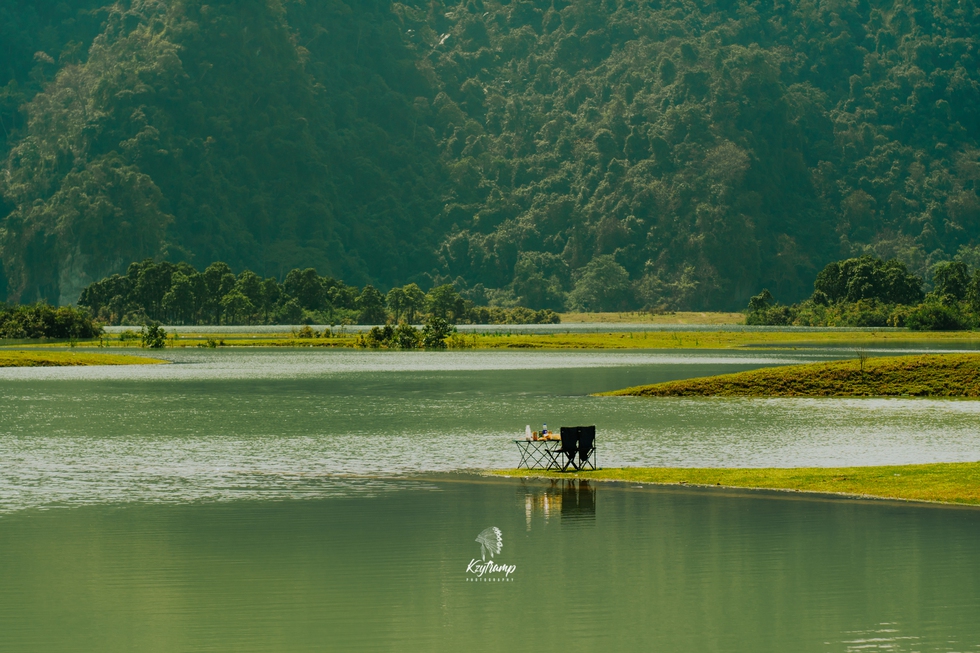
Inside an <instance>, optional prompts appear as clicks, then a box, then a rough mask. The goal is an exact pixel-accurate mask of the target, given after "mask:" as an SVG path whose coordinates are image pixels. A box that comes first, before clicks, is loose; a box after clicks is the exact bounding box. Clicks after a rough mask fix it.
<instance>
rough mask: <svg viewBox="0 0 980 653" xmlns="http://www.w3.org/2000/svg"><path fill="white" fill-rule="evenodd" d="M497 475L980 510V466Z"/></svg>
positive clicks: (515, 472) (519, 472) (642, 469)
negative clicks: (954, 505) (855, 498)
mask: <svg viewBox="0 0 980 653" xmlns="http://www.w3.org/2000/svg"><path fill="white" fill-rule="evenodd" d="M496 473H497V474H500V475H503V476H520V477H527V476H535V477H543V478H580V479H594V480H601V481H624V482H630V483H651V484H661V485H692V486H715V487H717V486H722V487H730V488H746V489H766V490H785V491H788V492H816V493H821V494H841V495H847V496H859V497H873V498H878V499H898V500H903V501H935V502H940V503H958V504H967V505H980V462H975V463H934V464H929V465H897V466H883V467H798V468H769V469H730V468H729V469H722V468H718V469H715V468H691V469H688V468H667V467H624V468H619V469H600V470H598V471H594V472H576V473H565V474H563V473H560V472H537V471H535V472H529V471H528V470H526V469H515V470H506V471H500V472H496Z"/></svg>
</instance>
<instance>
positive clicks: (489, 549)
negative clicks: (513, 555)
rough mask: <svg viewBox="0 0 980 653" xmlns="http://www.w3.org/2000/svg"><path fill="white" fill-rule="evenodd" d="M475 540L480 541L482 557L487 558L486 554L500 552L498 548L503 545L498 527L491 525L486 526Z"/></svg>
mask: <svg viewBox="0 0 980 653" xmlns="http://www.w3.org/2000/svg"><path fill="white" fill-rule="evenodd" d="M476 541H477V542H479V543H480V553H482V554H483V559H484V560H486V559H487V554H488V553H489V554H490V557H491V558H493V556H494V555H495V554H497V553H500V549H502V548H503V546H504V539H503V537H502V536H501V534H500V529H499V528H497V527H496V526H491V527H490V528H486V529H484V530H483V532H481V533H480V534H479V535H477V536H476Z"/></svg>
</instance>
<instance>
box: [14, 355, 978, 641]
mask: <svg viewBox="0 0 980 653" xmlns="http://www.w3.org/2000/svg"><path fill="white" fill-rule="evenodd" d="M165 355H166V356H168V357H172V358H173V359H175V360H177V361H178V363H179V364H177V365H172V366H166V367H161V366H157V367H151V368H73V369H69V368H60V369H55V368H48V369H36V368H35V369H29V370H25V369H16V370H10V369H7V370H0V651H38V652H43V651H136V650H140V651H284V652H285V651H328V650H329V651H362V650H363V651H461V650H467V651H470V650H472V651H498V650H506V651H510V650H544V651H594V650H597V649H600V648H603V649H609V650H624V651H632V650H655V651H745V652H751V651H860V650H890V651H967V650H978V649H980V626H978V625H977V623H978V622H980V619H978V618H977V615H978V614H980V555H978V550H980V544H978V543H980V510H973V509H943V508H938V509H937V508H925V507H919V506H910V505H900V504H889V503H886V502H859V501H837V500H833V501H830V500H817V499H805V500H801V499H798V498H789V497H788V495H779V494H759V493H742V494H733V493H727V492H721V491H690V490H689V491H679V490H664V489H652V488H638V487H630V486H617V485H602V486H600V487H589V486H587V485H586V486H584V487H580V486H579V485H578V484H575V483H561V482H559V483H557V484H551V483H547V482H521V481H510V480H486V479H481V478H479V477H475V476H472V475H471V474H470V473H466V472H467V470H478V469H486V468H488V467H509V466H513V465H514V464H516V462H517V454H516V451H515V449H514V445H513V443H512V442H511V439H512V438H513V437H514V436H515V435H517V434H518V433H519V432H521V431H523V428H524V425H525V424H527V423H530V424H532V425H533V426H534V427H535V428H537V427H539V426H540V423H541V422H544V421H547V422H548V424H549V425H550V426H552V427H556V426H560V425H561V424H563V423H564V424H570V423H595V424H597V425H598V426H599V434H600V438H601V439H600V447H601V448H600V456H601V459H600V462H601V463H602V464H603V465H606V466H613V465H627V464H642V465H656V464H670V465H733V466H760V465H786V466H791V465H833V464H883V463H892V462H894V463H909V462H927V461H937V460H976V459H978V458H980V454H978V444H980V437H978V431H980V429H978V425H980V419H978V418H980V408H978V406H977V404H978V403H980V402H969V401H929V400H826V399H825V400H737V401H733V400H652V401H651V400H642V399H631V398H595V397H588V396H586V395H587V394H588V393H590V392H596V391H601V390H607V389H612V388H617V387H622V386H625V385H632V384H638V383H648V382H653V381H657V380H665V379H669V378H681V377H688V376H697V375H703V374H713V373H718V372H726V371H736V370H740V369H748V368H751V367H758V366H760V365H769V364H782V363H792V362H799V361H805V360H816V359H826V358H828V357H833V356H839V355H844V356H847V355H850V352H830V351H826V350H824V351H809V352H803V351H795V352H794V351H780V352H777V353H771V352H694V353H691V352H627V353H622V352H599V353H596V352H571V353H567V352H530V353H525V352H448V353H444V354H438V353H404V354H402V353H390V352H384V353H372V352H329V351H326V352H325V351H310V352H296V351H288V352H284V351H271V352H270V351H261V350H259V351H245V352H241V351H216V352H215V351H178V352H173V353H172V352H170V351H167V352H165ZM490 526H496V527H498V528H499V529H500V530H501V532H502V542H503V548H502V549H501V551H500V552H499V553H498V554H497V555H496V557H495V560H496V561H498V562H500V563H503V564H507V565H514V566H515V569H514V571H513V573H512V575H511V580H508V581H494V582H484V581H475V580H473V578H475V577H474V575H473V574H467V571H466V570H467V565H468V564H469V563H470V561H471V560H473V559H474V558H477V559H480V557H481V552H480V545H479V544H478V543H476V542H475V541H474V540H475V539H476V537H477V535H478V534H479V533H480V532H481V531H483V530H484V529H486V528H487V527H490ZM499 575H500V574H497V576H499Z"/></svg>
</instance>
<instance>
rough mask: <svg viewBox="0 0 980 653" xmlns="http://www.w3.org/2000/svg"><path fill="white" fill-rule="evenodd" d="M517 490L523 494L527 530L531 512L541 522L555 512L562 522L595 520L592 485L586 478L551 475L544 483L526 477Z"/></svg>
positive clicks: (594, 495)
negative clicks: (541, 518)
mask: <svg viewBox="0 0 980 653" xmlns="http://www.w3.org/2000/svg"><path fill="white" fill-rule="evenodd" d="M520 491H521V492H522V493H523V495H524V510H525V518H526V521H527V529H528V530H531V526H532V522H533V518H534V516H535V515H539V516H540V517H543V518H544V522H545V523H548V521H549V519H550V518H552V517H554V516H559V515H560V516H561V520H562V523H569V524H573V523H579V522H594V521H595V512H596V488H595V487H593V486H592V485H591V484H590V483H589V481H588V480H587V479H578V478H574V477H565V478H551V479H548V482H547V483H542V482H541V480H540V479H528V480H526V481H522V488H521V490H520Z"/></svg>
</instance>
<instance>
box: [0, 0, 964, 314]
mask: <svg viewBox="0 0 980 653" xmlns="http://www.w3.org/2000/svg"><path fill="white" fill-rule="evenodd" d="M0 25H2V27H0V29H3V30H4V31H3V33H2V34H0V36H2V42H3V43H4V44H5V48H6V50H7V52H6V53H5V54H4V55H2V56H3V57H4V58H5V59H6V61H3V62H2V63H0V84H5V87H4V88H3V90H2V91H0V119H2V120H3V124H4V133H3V135H2V138H3V140H2V141H0V148H2V152H0V154H2V156H3V157H4V159H5V163H4V174H3V177H2V179H0V194H2V198H3V200H2V202H3V203H2V205H0V215H5V217H4V218H3V220H2V223H0V254H2V257H3V273H2V278H0V286H3V287H4V288H5V290H6V293H7V299H8V300H10V301H31V300H35V299H39V298H44V299H48V300H49V301H51V302H55V303H71V302H74V301H76V300H77V298H78V294H79V292H80V291H81V289H82V288H83V287H85V286H86V285H88V284H89V283H90V282H92V281H94V280H97V279H99V278H102V277H104V276H106V275H108V274H111V273H115V272H122V271H124V270H125V267H126V265H127V264H128V263H129V262H130V261H132V260H141V259H142V258H144V257H147V256H152V257H157V258H160V259H167V260H171V261H182V260H185V261H188V262H191V263H193V264H194V265H197V266H198V267H201V268H203V267H206V266H207V265H208V263H210V262H211V261H214V260H224V261H227V262H228V263H230V264H231V265H232V267H233V268H236V269H242V268H246V267H247V268H250V269H253V270H254V271H256V272H257V273H259V274H260V275H263V276H270V275H271V276H281V275H282V274H283V273H284V272H285V271H288V270H289V269H291V268H295V267H307V266H314V267H316V268H317V269H318V270H319V271H320V272H321V274H329V275H332V276H334V277H338V278H342V279H344V280H346V281H348V282H349V283H357V284H364V283H373V284H376V285H378V286H379V287H381V288H388V287H391V286H393V285H396V284H397V285H400V284H404V283H407V282H411V281H416V282H419V283H420V284H422V285H423V286H431V285H433V284H438V283H444V282H449V281H452V282H454V283H456V285H457V286H458V287H459V288H461V289H464V291H465V293H466V294H467V296H469V297H470V298H471V299H475V300H477V301H491V302H493V303H496V304H501V305H512V304H514V303H517V302H520V303H523V304H525V305H528V306H530V307H533V308H562V307H564V306H570V307H577V308H586V309H615V308H626V307H664V308H690V309H705V308H717V309H722V308H741V307H742V306H744V305H745V303H746V301H747V300H748V297H749V296H751V295H753V294H755V293H756V292H757V291H758V290H759V288H761V287H767V288H769V289H770V290H771V291H772V292H773V293H774V294H775V296H776V297H777V298H778V299H779V300H781V301H784V302H791V301H795V300H798V299H802V298H803V297H805V296H807V295H809V294H810V292H811V291H812V288H813V280H814V278H815V276H816V272H817V271H818V270H819V269H821V268H822V267H823V265H824V264H826V263H827V262H828V261H831V260H835V259H839V258H845V257H848V256H858V255H861V254H865V253H872V254H875V255H878V256H882V257H885V258H892V257H897V258H899V259H900V260H902V261H903V262H905V263H906V265H907V266H908V267H909V269H910V270H911V271H913V272H915V273H917V274H920V275H923V276H928V271H929V270H930V269H931V267H932V265H934V264H935V263H936V262H939V261H943V260H950V259H953V258H954V257H958V258H960V259H962V260H965V261H967V262H968V263H970V264H971V265H976V264H977V262H980V248H978V236H980V199H978V197H977V185H978V183H980V145H978V137H980V115H978V107H980V72H978V71H980V54H978V45H980V43H978V37H977V33H978V30H977V26H978V25H980V10H978V7H977V5H976V3H975V2H974V1H973V0H962V1H960V2H957V3H941V2H925V1H921V0H916V1H915V2H911V3H899V2H892V1H888V2H885V1H875V2H868V1H865V0H853V1H846V0H835V1H832V2H825V3H810V2H804V1H802V0H799V1H794V2H787V3H760V2H755V3H749V2H731V1H727V0H722V1H721V2H713V3H709V2H690V1H687V0H666V1H660V2H657V1H654V2H644V3H638V2H632V1H629V0H622V1H618V2H612V1H605V2H597V1H592V0H579V1H576V2H566V1H564V0H548V1H547V2H545V1H533V0H510V1H509V2H506V3H502V2H491V1H488V0H467V1H466V2H459V3H443V2H440V1H439V0H432V1H431V2H427V3H422V2H418V3H412V2H409V3H397V2H394V3H393V2H382V1H378V0H351V1H350V2H346V3H345V2H341V1H340V0H324V1H314V0H305V1H301V0H295V1H292V2H286V1H281V0H236V1H235V2H231V1H222V0H218V1H209V2H206V3H205V2H201V1H197V0H176V1H170V2H163V1H161V0H129V1H125V2H117V3H115V4H112V5H108V6H101V3H99V2H92V1H90V0H81V1H79V0H75V1H74V2H71V3H67V2H59V3H55V2H51V1H49V0H40V1H31V2H28V1H27V0H0ZM2 292H3V291H0V293H2ZM0 298H2V297H0Z"/></svg>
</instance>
